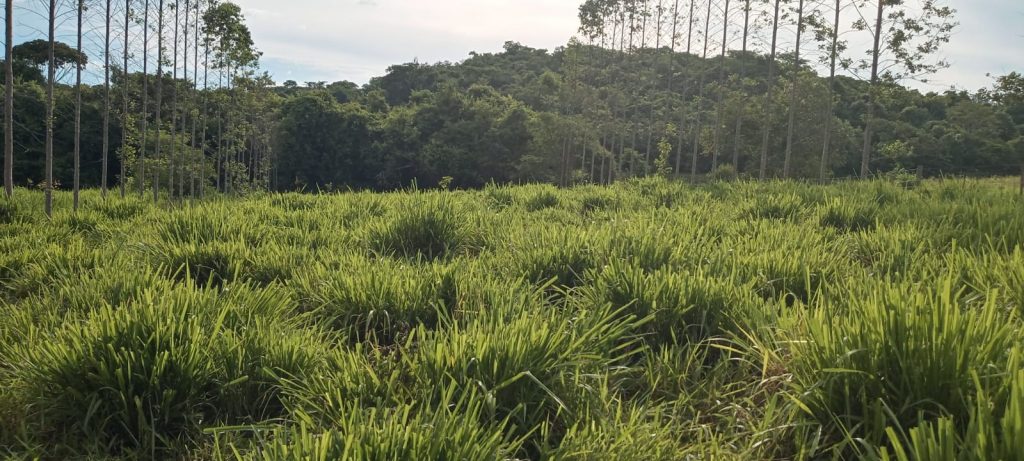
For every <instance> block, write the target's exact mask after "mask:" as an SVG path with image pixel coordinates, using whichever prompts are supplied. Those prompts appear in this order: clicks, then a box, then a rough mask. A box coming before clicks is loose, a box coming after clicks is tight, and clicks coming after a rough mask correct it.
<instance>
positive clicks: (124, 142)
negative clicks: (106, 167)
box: [118, 0, 132, 198]
mask: <svg viewBox="0 0 1024 461" xmlns="http://www.w3.org/2000/svg"><path fill="white" fill-rule="evenodd" d="M131 15H132V8H131V0H124V53H123V56H122V57H123V59H124V63H123V65H124V67H123V68H122V69H123V70H124V81H122V82H121V85H122V90H123V91H124V101H122V103H123V104H124V106H123V107H122V111H121V177H120V178H119V181H118V183H119V184H120V189H121V198H124V196H125V175H126V173H127V167H126V163H127V160H128V159H127V157H126V156H127V154H128V115H129V114H128V110H129V109H128V97H129V95H130V94H131V93H129V91H128V85H129V83H131V81H132V79H131V73H129V72H128V47H129V40H130V38H129V32H130V31H131V22H130V21H131Z"/></svg>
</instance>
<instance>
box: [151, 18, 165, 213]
mask: <svg viewBox="0 0 1024 461" xmlns="http://www.w3.org/2000/svg"><path fill="white" fill-rule="evenodd" d="M156 24H157V25H156V114H154V117H155V118H154V120H155V121H156V140H155V141H156V145H154V146H153V156H154V157H155V158H156V159H157V160H158V161H159V159H160V153H161V152H160V148H161V147H162V146H161V141H162V139H163V123H162V122H163V119H162V117H161V116H162V115H163V114H162V112H163V111H162V109H163V102H164V0H159V1H158V2H157V9H156ZM159 199H160V169H159V168H154V169H153V201H154V202H155V201H157V200H159Z"/></svg>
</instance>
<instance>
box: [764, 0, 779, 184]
mask: <svg viewBox="0 0 1024 461" xmlns="http://www.w3.org/2000/svg"><path fill="white" fill-rule="evenodd" d="M781 8H782V0H775V18H774V19H773V20H772V45H771V51H770V52H769V54H768V81H767V84H768V89H767V91H766V92H765V95H764V112H763V113H762V114H761V117H762V118H763V119H764V133H763V138H762V140H761V168H760V169H759V172H758V178H760V179H761V180H762V181H764V179H765V176H766V175H767V174H768V142H769V141H771V136H772V119H773V117H772V97H773V96H774V90H775V53H776V52H777V51H778V44H779V10H780V9H781Z"/></svg>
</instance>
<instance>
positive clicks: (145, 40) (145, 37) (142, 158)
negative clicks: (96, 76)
mask: <svg viewBox="0 0 1024 461" xmlns="http://www.w3.org/2000/svg"><path fill="white" fill-rule="evenodd" d="M125 43H127V40H126V42H125ZM126 46H127V45H126ZM140 115H141V116H140V117H139V118H140V119H141V120H140V123H141V124H142V126H141V129H140V131H139V135H140V137H141V139H140V141H139V168H138V171H136V172H135V179H136V181H138V182H139V184H138V186H139V196H142V194H143V193H144V192H145V190H146V150H147V145H146V137H147V134H148V131H149V0H143V4H142V113H141V114H140Z"/></svg>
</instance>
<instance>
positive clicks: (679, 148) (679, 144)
mask: <svg viewBox="0 0 1024 461" xmlns="http://www.w3.org/2000/svg"><path fill="white" fill-rule="evenodd" d="M696 5H697V2H696V1H695V0H690V14H689V15H688V16H687V17H686V24H687V25H686V55H687V56H690V52H691V51H692V50H693V13H694V11H695V8H696ZM688 89H689V85H688V81H687V80H686V79H685V78H684V80H683V88H682V90H683V91H682V94H681V95H680V97H679V99H680V100H681V101H682V104H680V105H679V135H678V136H679V139H677V140H676V165H675V174H676V176H679V173H680V172H681V171H682V163H683V139H684V138H685V133H684V130H683V127H684V126H685V125H686V93H687V90H688Z"/></svg>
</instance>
